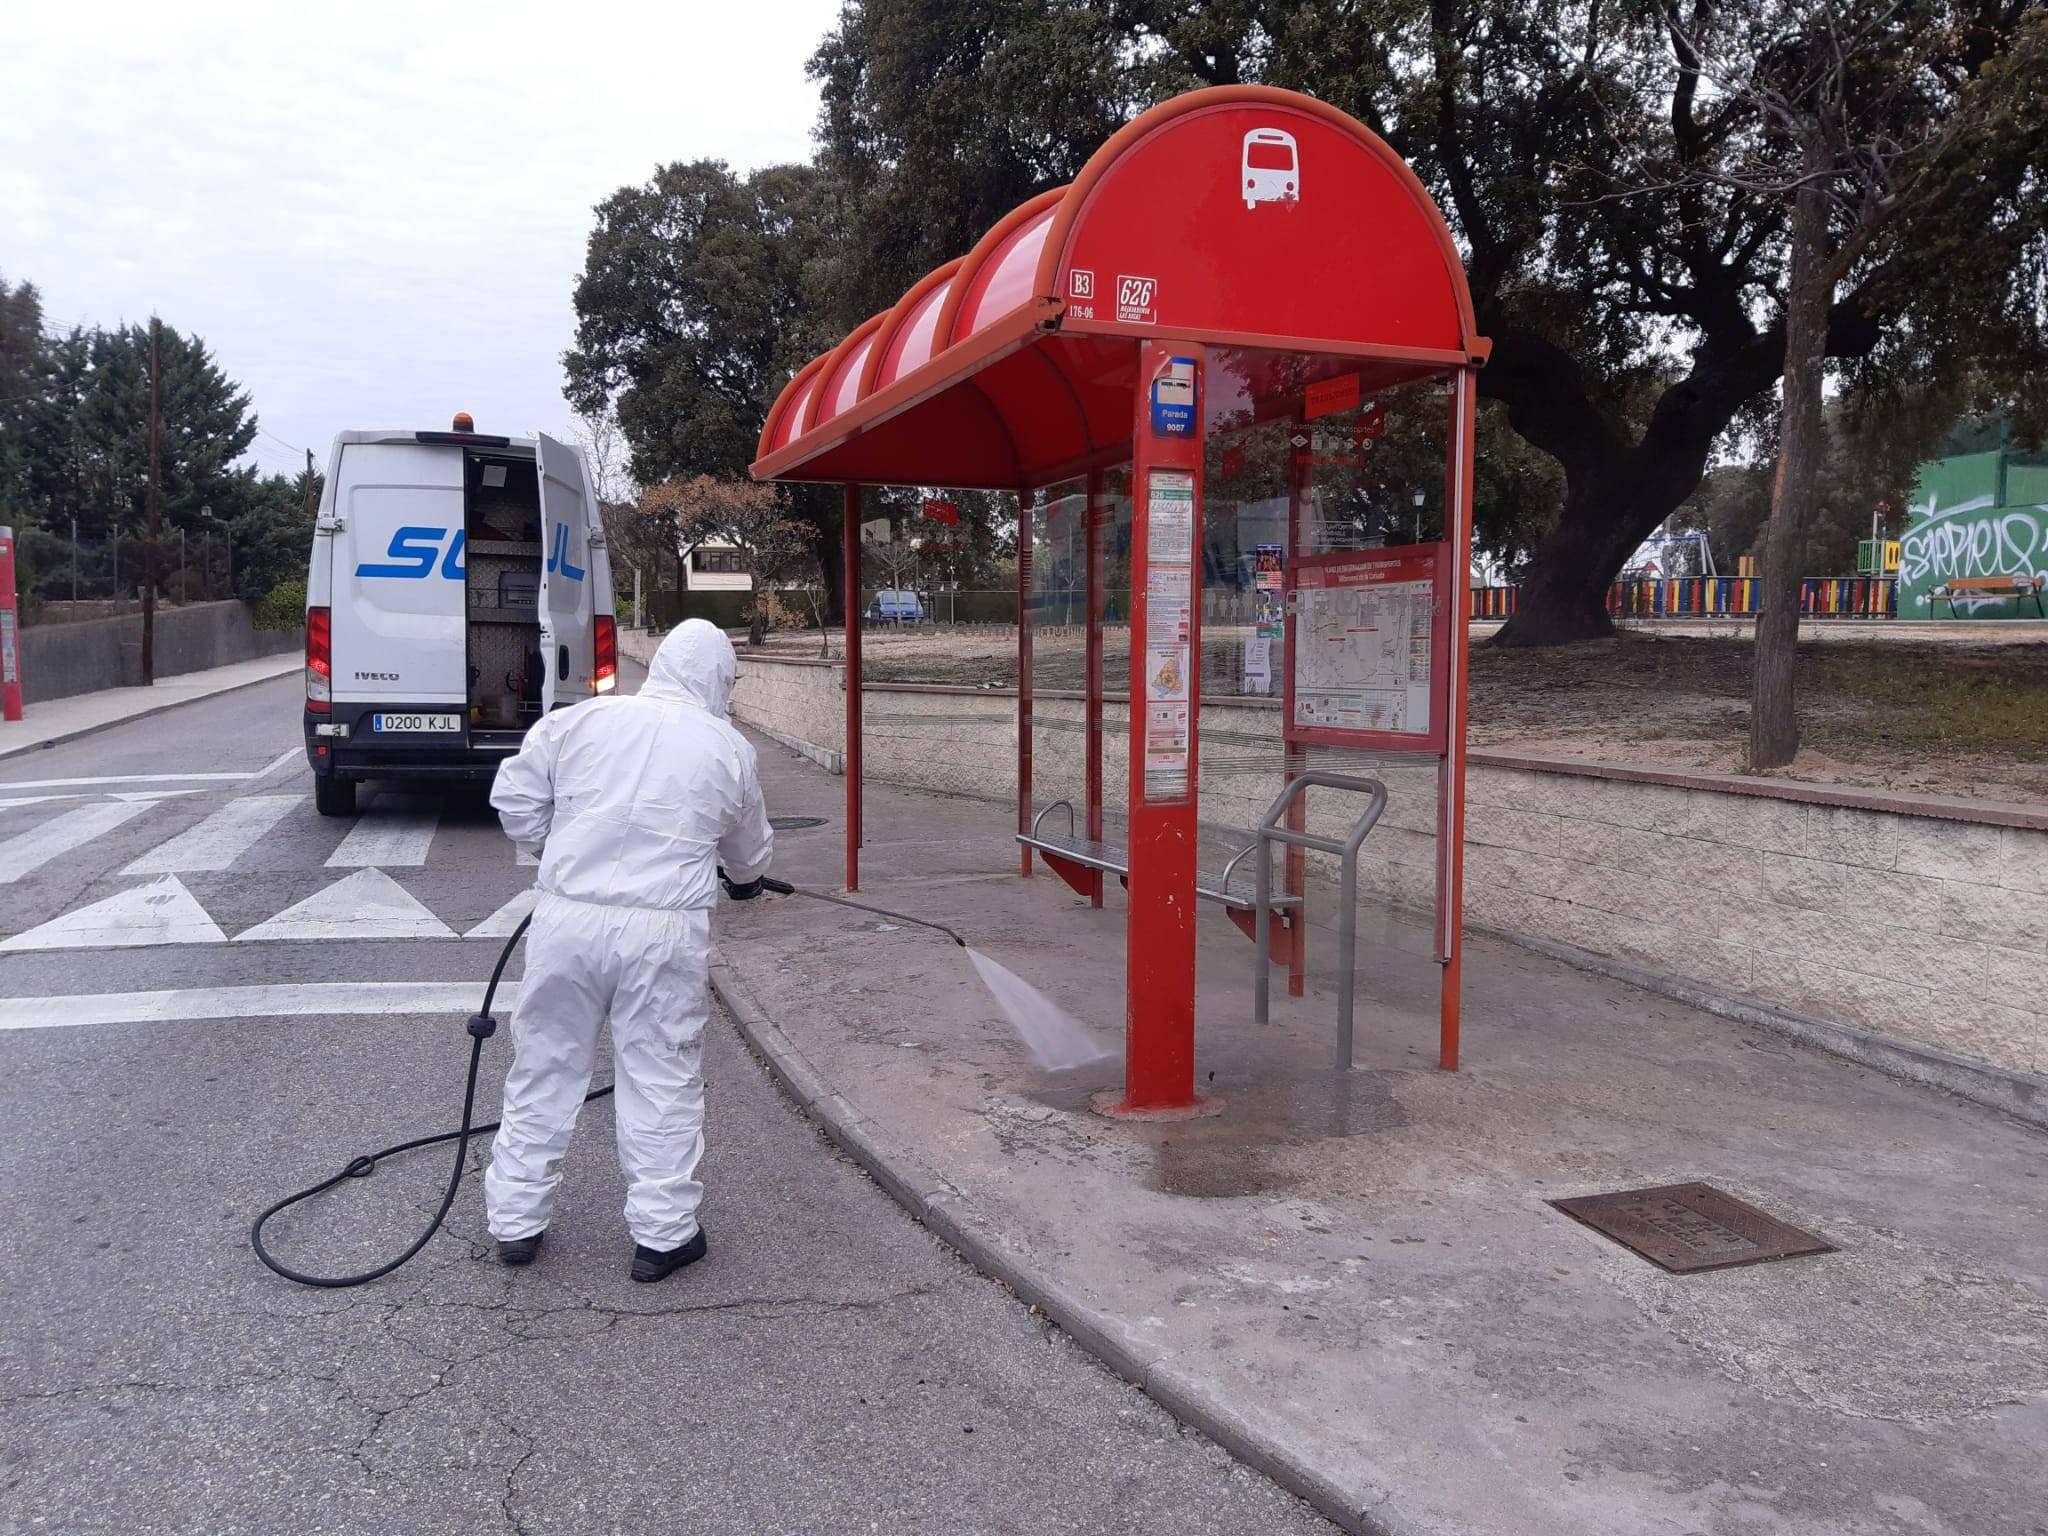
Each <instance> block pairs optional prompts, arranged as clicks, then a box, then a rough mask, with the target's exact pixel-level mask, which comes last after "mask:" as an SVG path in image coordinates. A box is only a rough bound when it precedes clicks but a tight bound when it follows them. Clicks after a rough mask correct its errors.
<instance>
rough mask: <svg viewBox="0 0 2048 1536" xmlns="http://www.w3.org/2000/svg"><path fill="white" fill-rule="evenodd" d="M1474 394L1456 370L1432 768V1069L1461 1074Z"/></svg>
mask: <svg viewBox="0 0 2048 1536" xmlns="http://www.w3.org/2000/svg"><path fill="white" fill-rule="evenodd" d="M1477 409H1478V391H1477V389H1476V388H1475V381H1474V379H1473V376H1472V370H1471V369H1470V368H1461V369H1459V370H1458V374H1457V378H1456V381H1455V382H1454V384H1453V386H1452V391H1451V433H1450V438H1451V453H1450V463H1449V465H1448V473H1447V475H1446V481H1445V486H1444V518H1445V527H1444V537H1445V538H1446V539H1448V540H1449V541H1450V543H1451V583H1450V584H1451V590H1450V591H1448V592H1446V593H1444V594H1443V609H1442V612H1443V614H1444V615H1445V617H1446V619H1447V620H1448V622H1449V623H1450V624H1451V625H1452V629H1451V677H1450V686H1449V687H1448V688H1447V689H1446V690H1445V694H1446V696H1447V697H1448V698H1449V700H1450V718H1449V720H1448V721H1446V722H1445V723H1446V725H1447V727H1448V729H1447V730H1446V732H1445V738H1444V756H1443V761H1442V763H1441V764H1440V765H1439V766H1438V770H1437V822H1436V826H1437V857H1438V870H1437V929H1438V932H1437V954H1438V956H1439V958H1440V959H1441V960H1442V962H1443V985H1442V993H1441V996H1440V999H1439V1008H1440V1014H1439V1021H1438V1042H1437V1065H1438V1066H1440V1067H1442V1068H1443V1069H1444V1070H1445V1071H1446V1072H1455V1071H1457V1070H1458V1025H1459V1001H1460V994H1461V991H1462V988H1463V983H1464V966H1465V945H1464V939H1463V928H1464V912H1465V724H1466V703H1467V700H1466V668H1467V665H1468V663H1469V661H1470V647H1471V631H1472V626H1471V624H1470V622H1469V621H1468V619H1467V613H1468V610H1469V609H1470V607H1471V602H1472V598H1471V592H1470V590H1469V589H1470V587H1471V582H1472V575H1471V572H1472V453H1473V437H1474V433H1475V430H1476V421H1475V415H1476V412H1477Z"/></svg>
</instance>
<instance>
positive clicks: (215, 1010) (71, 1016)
mask: <svg viewBox="0 0 2048 1536" xmlns="http://www.w3.org/2000/svg"><path fill="white" fill-rule="evenodd" d="M483 995H484V983H482V982H481V981H331V982H308V983H303V984H299V985H278V986H256V987H185V988H179V989H176V990H172V991H164V992H98V993H87V994H85V995H83V996H68V997H15V998H0V1030H4V1029H67V1028H70V1027H72V1026H74V1025H80V1024H173V1023H178V1022H181V1021H184V1020H190V1019H273V1018H275V1019H289V1018H306V1017H313V1018H340V1017H343V1016H346V1015H357V1014H392V1013H438V1014H468V1013H474V1012H475V1011H476V1010H477V1008H478V1007H479V1006H480V1005H481V1004H482V1002H483ZM518 1000H519V983H518V982H516V981H506V982H501V983H499V985H498V995H497V999H496V1001H495V1002H493V1003H492V1005H491V1006H492V1010H493V1012H495V1013H496V1014H497V1016H498V1017H499V1018H505V1017H506V1016H508V1015H509V1014H510V1012H511V1010H512V1006H513V1004H514V1003H516V1002H517V1001H518Z"/></svg>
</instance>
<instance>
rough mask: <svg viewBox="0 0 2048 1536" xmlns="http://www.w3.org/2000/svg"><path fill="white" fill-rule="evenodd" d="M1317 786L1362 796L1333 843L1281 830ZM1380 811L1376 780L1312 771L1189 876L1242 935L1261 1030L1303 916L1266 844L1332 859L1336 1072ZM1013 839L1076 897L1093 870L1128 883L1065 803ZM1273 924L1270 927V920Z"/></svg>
mask: <svg viewBox="0 0 2048 1536" xmlns="http://www.w3.org/2000/svg"><path fill="white" fill-rule="evenodd" d="M1318 786H1320V787H1321V788H1324V789H1343V790H1350V791H1351V792H1353V793H1355V794H1361V795H1364V796H1365V797H1366V805H1365V809H1364V810H1363V811H1362V812H1360V813H1359V817H1358V819H1357V820H1356V821H1354V822H1353V823H1352V824H1351V830H1350V831H1349V832H1348V833H1347V834H1346V835H1345V836H1344V837H1343V838H1342V839H1341V840H1340V839H1338V838H1331V837H1317V836H1314V835H1313V834H1311V833H1308V832H1295V831H1292V830H1290V829H1289V828H1287V827H1284V826H1282V825H1281V821H1282V820H1283V818H1285V816H1286V815H1287V812H1288V808H1289V807H1290V806H1292V805H1293V804H1294V802H1295V800H1296V799H1297V798H1298V797H1299V796H1300V795H1301V793H1302V791H1304V790H1307V789H1311V788H1315V787H1318ZM1386 808H1387V786H1386V785H1384V784H1382V783H1381V782H1380V781H1379V780H1378V779H1365V778H1356V777H1354V776H1352V775H1350V774H1343V773H1328V772H1324V771H1321V770H1313V771H1311V772H1308V773H1304V774H1302V775H1301V776H1300V777H1299V778H1296V779H1294V780H1293V781H1291V782H1290V783H1289V784H1288V785H1287V787H1286V788H1284V789H1282V790H1281V791H1280V795H1279V798H1277V799H1276V800H1274V802H1273V804H1272V805H1271V806H1270V807H1269V808H1268V809H1267V811H1266V816H1265V820H1264V821H1262V822H1261V823H1260V824H1259V829H1258V831H1257V833H1256V834H1254V836H1253V840H1252V842H1251V844H1250V845H1249V846H1248V847H1244V848H1240V849H1238V850H1237V851H1236V852H1235V853H1233V854H1231V856H1230V857H1229V859H1227V860H1226V861H1225V862H1224V863H1223V864H1222V865H1221V866H1220V867H1215V866H1210V865H1207V864H1205V865H1202V866H1200V867H1198V868H1197V870H1196V872H1195V894H1196V895H1198V896H1200V897H1201V898H1202V899H1203V900H1204V901H1214V902H1220V903H1222V905H1223V907H1224V910H1226V911H1227V912H1228V913H1229V914H1230V920H1231V921H1232V922H1234V923H1236V924H1237V926H1238V927H1239V928H1240V929H1242V930H1243V931H1244V935H1245V937H1246V938H1248V939H1250V940H1251V941H1252V943H1253V944H1254V946H1256V948H1257V958H1256V959H1255V960H1254V961H1253V965H1254V967H1255V969H1254V971H1253V992H1254V995H1255V997H1256V999H1257V1012H1256V1017H1257V1019H1258V1022H1259V1023H1261V1024H1264V1023H1265V1022H1266V1020H1267V988H1268V979H1269V977H1270V975H1271V972H1272V964H1273V962H1274V961H1276V960H1277V961H1279V962H1281V963H1282V964H1285V963H1286V961H1287V957H1288V954H1289V953H1290V948H1291V942H1292V932H1293V929H1294V927H1295V925H1296V924H1298V923H1300V922H1302V921H1303V920H1304V919H1305V917H1306V912H1305V911H1304V904H1303V900H1302V898H1301V897H1300V896H1297V895H1295V894H1293V893H1292V892H1289V891H1276V890H1274V889H1273V845H1274V844H1276V843H1279V844H1284V845H1287V846H1289V847H1294V848H1304V849H1314V850H1315V851H1316V852H1318V853H1328V854H1332V855H1334V856H1335V857H1336V858H1337V860H1338V871H1339V875H1338V890H1339V897H1338V900H1339V902H1340V903H1341V907H1340V910H1339V911H1338V914H1337V977H1338V980H1337V1065H1338V1067H1339V1068H1340V1069H1342V1068H1349V1067H1350V1065H1351V1034H1352V993H1353V989H1354V984H1355V981H1356V977H1355V974H1354V973H1355V971H1356V968H1357V958H1358V849H1359V846H1360V845H1361V844H1362V843H1364V841H1365V839H1366V834H1367V833H1369V832H1371V831H1372V829H1373V828H1374V827H1375V826H1376V825H1378V823H1379V819H1380V815H1381V813H1382V812H1384V811H1385V810H1386ZM1058 810H1064V811H1065V812H1066V813H1067V830H1066V833H1065V835H1061V834H1060V833H1057V832H1047V831H1046V830H1045V819H1046V817H1048V816H1050V815H1051V814H1052V813H1053V812H1054V811H1058ZM1017 841H1018V842H1020V843H1022V844H1023V845H1024V846H1025V847H1026V848H1032V849H1036V850H1037V852H1038V854H1039V856H1040V857H1042V858H1043V859H1044V860H1045V862H1046V864H1047V866H1048V867H1050V868H1051V870H1052V871H1053V873H1054V874H1056V875H1058V876H1059V877H1060V878H1061V879H1062V880H1064V881H1066V882H1067V884H1068V885H1070V886H1072V887H1073V888H1074V889H1075V890H1076V891H1078V892H1080V893H1081V894H1082V895H1084V896H1087V895H1092V894H1093V886H1092V883H1091V882H1090V880H1089V879H1088V876H1089V875H1090V874H1091V873H1092V872H1093V871H1096V870H1103V871H1106V872H1107V873H1109V874H1113V875H1115V876H1116V877H1117V878H1118V879H1120V880H1122V881H1123V882H1124V883H1125V884H1126V885H1128V884H1129V883H1130V858H1129V855H1128V854H1127V853H1126V852H1125V851H1124V850H1123V849H1122V848H1120V847H1118V846H1117V845H1116V844H1115V843H1104V842H1098V841H1096V840H1095V839H1093V838H1086V837H1077V836H1075V835H1074V807H1073V803H1072V802H1071V801H1067V800H1055V801H1054V802H1053V803H1052V804H1051V805H1048V806H1047V807H1046V808H1045V809H1044V810H1042V811H1040V812H1039V813H1038V814H1037V815H1036V816H1034V817H1032V818H1031V830H1030V831H1029V832H1019V833H1018V834H1017ZM1249 855H1256V856H1257V857H1256V858H1255V860H1254V862H1253V865H1252V871H1253V873H1252V879H1251V881H1250V885H1249V888H1247V887H1246V886H1245V885H1244V884H1242V883H1240V881H1241V877H1240V876H1239V874H1238V866H1239V865H1240V864H1242V863H1243V862H1244V861H1245V859H1246V857H1247V856H1249ZM1276 917H1277V918H1279V920H1280V925H1279V926H1277V927H1276V926H1275V925H1274V922H1273V919H1274V918H1276Z"/></svg>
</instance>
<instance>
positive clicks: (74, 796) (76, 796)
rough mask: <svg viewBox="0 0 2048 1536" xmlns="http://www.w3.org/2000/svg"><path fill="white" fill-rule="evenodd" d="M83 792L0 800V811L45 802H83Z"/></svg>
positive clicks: (24, 796) (76, 791) (75, 791)
mask: <svg viewBox="0 0 2048 1536" xmlns="http://www.w3.org/2000/svg"><path fill="white" fill-rule="evenodd" d="M85 798H86V795H85V791H84V790H74V791H73V792H71V793H70V794H65V795H23V796H22V797H21V798H20V799H19V800H0V811H4V810H7V809H8V808H9V807H11V806H16V805H41V804H42V803H43V802H44V801H45V800H83V799H85Z"/></svg>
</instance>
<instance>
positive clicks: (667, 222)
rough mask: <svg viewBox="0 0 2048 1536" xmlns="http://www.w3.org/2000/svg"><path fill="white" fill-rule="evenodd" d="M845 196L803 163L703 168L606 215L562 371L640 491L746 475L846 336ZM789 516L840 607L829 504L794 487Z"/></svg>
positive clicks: (694, 166) (605, 207) (627, 191)
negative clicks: (804, 375) (833, 307)
mask: <svg viewBox="0 0 2048 1536" xmlns="http://www.w3.org/2000/svg"><path fill="white" fill-rule="evenodd" d="M836 197H837V194H836V192H835V190H834V188H833V186H832V184H831V181H830V179H829V178H828V177H827V176H826V175H825V174H823V173H822V172H820V171H819V170H817V169H815V168H813V167H810V166H793V165H779V166H769V167H766V168H765V169H762V170H759V171H755V172H754V173H752V174H751V175H749V176H744V177H742V176H736V175H734V174H733V172H732V171H730V170H729V169H728V168H727V167H726V166H725V165H724V164H723V163H722V162H720V161H716V160H698V161H693V162H689V163H687V164H685V163H677V164H671V165H666V166H663V167H662V168H661V169H660V170H658V171H657V172H656V173H655V175H654V178H653V179H652V180H651V181H649V182H647V183H646V184H645V185H643V186H638V187H622V188H621V189H620V190H619V191H617V192H615V193H613V194H612V195H611V196H610V197H608V198H606V199H605V201H604V202H602V203H600V204H599V205H598V208H597V225H596V227H595V229H593V230H592V232H591V236H590V243H589V248H588V252H587V254H586V258H585V263H584V270H583V275H582V277H581V278H580V279H579V280H578V281H577V284H576V291H575V305H576V316H577V325H576V345H575V347H574V348H572V349H571V350H570V351H568V352H567V353H565V354H564V355H563V359H562V361H563V365H564V367H565V368H566V369H567V372H568V385H567V393H568V397H569V401H570V403H571V404H572V405H573V406H575V408H576V409H577V410H578V411H579V412H581V413H582V414H583V415H584V416H585V417H586V418H588V417H590V416H592V415H599V414H603V413H604V412H606V411H615V412H616V419H617V421H618V426H619V430H620V432H621V433H622V434H623V435H624V437H625V440H626V442H627V443H628V445H629V446H630V448H631V450H632V454H631V457H632V462H631V469H630V473H631V475H632V476H633V477H634V478H635V479H637V480H639V481H641V482H642V483H644V484H650V485H651V484H654V483H656V482H659V481H666V480H678V479H680V480H689V479H692V478H694V477H696V476H700V475H701V476H710V477H712V478H714V479H720V480H727V481H734V480H739V479H741V478H743V477H744V476H745V475H746V473H747V466H748V465H749V464H751V463H752V462H753V458H754V450H755V447H756V446H757V444H758V441H759V436H760V431H761V423H762V422H763V421H764V420H765V419H766V418H767V415H768V411H769V408H770V407H771V406H772V405H773V404H774V403H775V397H776V396H777V395H778V394H780V393H781V391H782V387H783V385H784V384H785V383H787V382H788V380H789V377H790V375H791V374H792V373H793V372H795V370H796V369H797V368H798V367H799V366H801V365H802V364H803V363H804V362H805V361H807V360H808V359H809V358H810V357H811V355H812V354H813V353H815V352H817V351H818V350H820V349H821V348H823V347H824V346H826V345H828V344H830V343H831V342H832V341H835V340H837V339H838V338H837V336H836V334H834V333H833V332H832V331H831V329H830V324H829V321H828V320H827V318H826V314H825V310H826V307H827V302H828V301H827V297H826V296H827V295H829V294H830V293H831V292H832V290H833V284H834V281H835V279H834V276H833V270H834V267H835V264H836V260H837V247H836V244H835V238H834V237H835V230H836V213H835V206H836ZM783 507H784V511H785V513H786V514H787V515H789V516H791V517H794V518H796V519H798V520H799V521H801V522H802V523H804V524H805V525H807V527H808V528H809V530H810V535H809V536H810V542H811V550H812V554H813V557H814V558H816V559H817V560H818V561H819V562H820V563H821V564H822V565H823V567H824V568H825V570H826V572H827V574H828V588H829V589H830V590H831V591H832V592H833V593H834V594H835V597H834V599H833V601H834V607H835V610H836V606H837V599H836V593H837V590H838V582H837V575H838V571H839V564H840V560H839V546H838V528H839V522H838V505H837V501H836V499H835V498H834V496H833V495H832V494H831V493H830V492H829V491H823V492H820V491H815V490H805V489H797V490H792V491H790V492H788V493H786V494H785V497H784V501H783Z"/></svg>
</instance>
